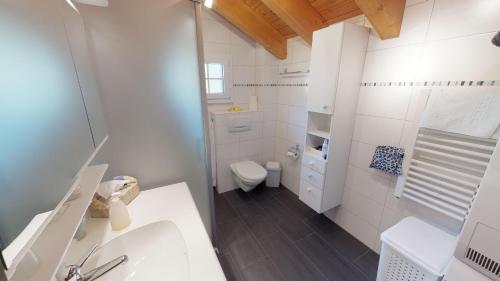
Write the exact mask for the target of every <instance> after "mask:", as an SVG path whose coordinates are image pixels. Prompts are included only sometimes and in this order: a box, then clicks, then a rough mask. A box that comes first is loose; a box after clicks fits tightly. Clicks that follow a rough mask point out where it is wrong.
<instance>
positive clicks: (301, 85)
mask: <svg viewBox="0 0 500 281" xmlns="http://www.w3.org/2000/svg"><path fill="white" fill-rule="evenodd" d="M307 86H309V84H308V83H283V84H281V83H264V84H259V83H255V84H233V87H307Z"/></svg>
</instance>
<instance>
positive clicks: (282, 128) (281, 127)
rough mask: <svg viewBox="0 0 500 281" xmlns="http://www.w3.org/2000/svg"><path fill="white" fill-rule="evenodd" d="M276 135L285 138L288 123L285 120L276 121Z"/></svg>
mask: <svg viewBox="0 0 500 281" xmlns="http://www.w3.org/2000/svg"><path fill="white" fill-rule="evenodd" d="M276 136H277V137H280V138H283V139H287V137H288V123H287V122H282V121H278V122H277V123H276Z"/></svg>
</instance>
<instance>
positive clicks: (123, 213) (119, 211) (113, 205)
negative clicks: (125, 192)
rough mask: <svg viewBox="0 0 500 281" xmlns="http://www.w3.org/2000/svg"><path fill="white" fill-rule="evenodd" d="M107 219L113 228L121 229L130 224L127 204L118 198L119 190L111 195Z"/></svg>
mask: <svg viewBox="0 0 500 281" xmlns="http://www.w3.org/2000/svg"><path fill="white" fill-rule="evenodd" d="M109 221H110V223H111V228H112V229H113V230H122V229H124V228H125V227H127V226H129V224H130V216H129V214H128V210H127V205H125V203H124V202H123V201H122V200H121V199H120V192H115V193H113V194H112V195H111V201H110V205H109Z"/></svg>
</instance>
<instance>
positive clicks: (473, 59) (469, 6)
mask: <svg viewBox="0 0 500 281" xmlns="http://www.w3.org/2000/svg"><path fill="white" fill-rule="evenodd" d="M499 11H500V2H499V1H495V0H435V1H433V0H428V1H411V2H408V6H407V8H406V11H405V16H404V19H403V26H402V31H401V35H400V37H399V38H397V39H391V40H384V41H382V40H380V39H379V38H378V36H377V35H376V33H374V32H372V33H371V36H370V41H369V46H368V53H367V57H366V62H365V70H364V75H363V82H367V83H373V82H377V83H380V82H411V81H449V80H452V81H457V80H459V81H460V80H467V81H469V80H500V48H496V47H494V46H493V45H492V44H491V42H490V40H491V38H492V37H493V35H494V34H495V33H496V32H497V31H498V30H499V29H500V17H499ZM437 88H439V87H423V86H413V87H411V86H363V87H361V92H360V96H359V103H358V107H357V118H356V124H355V132H354V135H353V141H352V146H351V155H350V161H349V173H348V178H347V181H346V187H345V192H344V197H343V203H342V206H341V207H340V208H338V210H336V211H335V212H330V213H329V214H328V215H329V216H330V217H332V218H333V219H334V220H335V221H336V222H337V223H338V224H340V225H341V226H342V227H343V228H345V229H346V230H347V231H348V232H350V233H351V234H353V235H354V236H356V237H357V238H358V239H360V240H361V241H362V242H364V243H365V244H366V245H368V246H369V247H371V248H372V249H373V250H375V251H377V252H378V251H379V248H380V243H379V239H378V237H379V235H380V233H381V232H382V231H384V230H385V229H387V228H388V227H390V226H391V225H393V224H395V223H397V222H398V221H399V220H400V219H401V218H402V217H404V216H407V215H417V216H420V217H423V218H424V219H427V220H429V221H430V222H432V223H438V224H440V225H444V226H445V227H447V228H448V229H449V230H450V231H455V232H456V231H457V228H459V226H460V225H457V224H455V225H453V224H449V223H448V222H447V221H444V220H443V219H442V218H440V217H439V216H438V215H437V214H433V213H432V212H430V211H427V210H426V209H424V208H422V207H420V206H416V205H412V204H410V203H409V202H406V201H402V200H398V199H395V198H394V197H393V196H392V192H393V191H394V184H395V180H396V179H395V178H394V177H392V176H387V175H384V174H382V173H379V172H377V171H375V170H373V169H369V168H368V165H369V162H370V161H371V157H372V154H373V151H374V148H375V146H377V145H396V146H400V147H407V146H408V143H411V141H412V139H411V138H410V134H411V130H410V128H411V125H412V121H414V120H413V119H414V112H415V97H416V96H417V95H418V94H419V93H420V92H421V91H422V90H423V89H437ZM441 88H443V89H447V90H453V87H441ZM475 88H477V87H475ZM482 88H484V90H485V91H497V92H499V91H498V90H499V87H482Z"/></svg>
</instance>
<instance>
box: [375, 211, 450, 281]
mask: <svg viewBox="0 0 500 281" xmlns="http://www.w3.org/2000/svg"><path fill="white" fill-rule="evenodd" d="M381 239H382V251H381V253H380V262H379V267H378V274H377V281H437V280H441V277H442V275H443V273H444V270H445V268H446V266H447V264H448V262H449V261H450V260H451V258H452V256H453V252H454V250H455V246H456V243H457V237H455V236H453V235H451V234H448V233H446V232H444V231H442V230H441V229H438V228H436V227H434V226H432V225H430V224H427V223H425V222H423V221H421V220H419V219H417V218H414V217H407V218H405V219H403V220H401V221H400V222H399V223H398V224H396V225H395V226H393V227H391V228H389V229H388V230H386V231H384V232H383V233H382V235H381Z"/></svg>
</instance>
